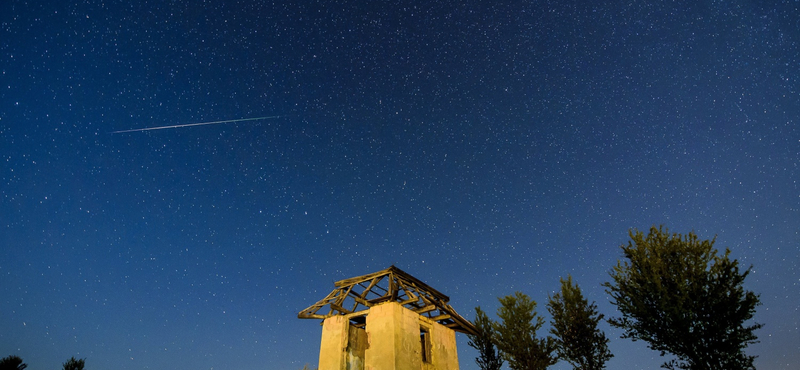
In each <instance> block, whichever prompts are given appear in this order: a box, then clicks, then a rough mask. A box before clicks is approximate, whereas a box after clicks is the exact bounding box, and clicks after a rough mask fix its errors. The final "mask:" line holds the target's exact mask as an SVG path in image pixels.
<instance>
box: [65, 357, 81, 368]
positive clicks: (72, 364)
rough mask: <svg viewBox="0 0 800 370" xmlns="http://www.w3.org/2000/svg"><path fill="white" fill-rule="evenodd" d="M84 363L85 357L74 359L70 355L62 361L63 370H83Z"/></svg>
mask: <svg viewBox="0 0 800 370" xmlns="http://www.w3.org/2000/svg"><path fill="white" fill-rule="evenodd" d="M85 364H86V359H80V360H76V359H75V357H72V358H70V359H69V360H68V361H67V362H65V363H64V370H83V366H84V365H85Z"/></svg>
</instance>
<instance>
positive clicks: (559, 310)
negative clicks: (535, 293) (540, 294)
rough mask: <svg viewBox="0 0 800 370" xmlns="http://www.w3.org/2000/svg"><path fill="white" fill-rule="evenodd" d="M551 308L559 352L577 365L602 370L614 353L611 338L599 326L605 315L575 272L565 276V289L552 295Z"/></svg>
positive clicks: (562, 285) (591, 369)
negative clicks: (574, 278)
mask: <svg viewBox="0 0 800 370" xmlns="http://www.w3.org/2000/svg"><path fill="white" fill-rule="evenodd" d="M547 311H549V312H550V315H551V316H553V321H552V322H551V326H552V328H551V329H550V333H551V334H553V336H554V340H555V343H556V346H557V351H558V356H559V357H560V358H563V359H565V360H567V361H568V362H569V363H570V364H572V366H573V367H574V368H575V369H582V370H600V369H604V368H605V363H606V362H607V361H608V360H609V359H611V357H614V355H612V354H611V351H609V350H608V338H606V335H605V334H604V333H603V332H602V331H600V329H598V328H597V324H598V323H599V322H600V320H602V319H603V315H602V314H600V313H598V312H597V305H596V304H594V302H592V304H589V302H588V301H587V300H586V298H583V294H582V293H581V289H580V288H579V287H578V285H577V284H573V283H572V276H568V277H567V280H564V279H561V291H560V292H558V293H556V294H555V295H554V296H552V297H549V301H548V303H547Z"/></svg>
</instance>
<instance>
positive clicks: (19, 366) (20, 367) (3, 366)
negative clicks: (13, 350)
mask: <svg viewBox="0 0 800 370" xmlns="http://www.w3.org/2000/svg"><path fill="white" fill-rule="evenodd" d="M26 367H28V365H27V364H25V363H23V362H22V359H21V358H20V357H19V356H14V355H11V356H8V357H3V358H2V359H0V370H24V369H25V368H26Z"/></svg>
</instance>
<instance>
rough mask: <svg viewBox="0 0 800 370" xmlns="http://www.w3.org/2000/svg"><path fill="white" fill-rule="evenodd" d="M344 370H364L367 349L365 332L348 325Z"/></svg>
mask: <svg viewBox="0 0 800 370" xmlns="http://www.w3.org/2000/svg"><path fill="white" fill-rule="evenodd" d="M348 326H349V327H350V328H349V329H348V335H347V349H346V352H347V353H346V354H345V370H364V354H365V351H366V349H367V332H366V331H365V330H364V329H360V328H357V327H355V326H352V325H348Z"/></svg>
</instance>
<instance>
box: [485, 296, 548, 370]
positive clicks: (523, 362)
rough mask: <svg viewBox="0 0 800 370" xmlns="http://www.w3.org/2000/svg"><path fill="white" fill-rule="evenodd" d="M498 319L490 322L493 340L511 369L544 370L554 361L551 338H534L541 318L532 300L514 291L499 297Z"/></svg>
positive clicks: (541, 323) (541, 322) (542, 321)
mask: <svg viewBox="0 0 800 370" xmlns="http://www.w3.org/2000/svg"><path fill="white" fill-rule="evenodd" d="M499 300H500V305H501V307H500V308H499V309H498V310H497V316H498V317H500V322H493V323H492V330H493V331H494V340H495V344H496V345H497V348H498V349H499V350H500V352H502V354H503V358H504V359H505V360H506V361H508V366H509V367H510V368H511V369H512V370H544V369H547V367H548V366H550V365H553V364H555V363H556V356H555V354H554V352H555V350H556V345H555V342H554V341H553V338H550V337H547V338H537V337H536V331H537V330H539V329H540V328H541V327H542V325H543V324H544V319H543V318H542V317H541V316H538V315H537V314H536V311H535V310H536V302H535V301H532V300H531V299H530V298H529V297H528V296H527V295H525V294H523V293H520V292H516V293H514V295H509V296H506V297H504V298H499Z"/></svg>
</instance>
